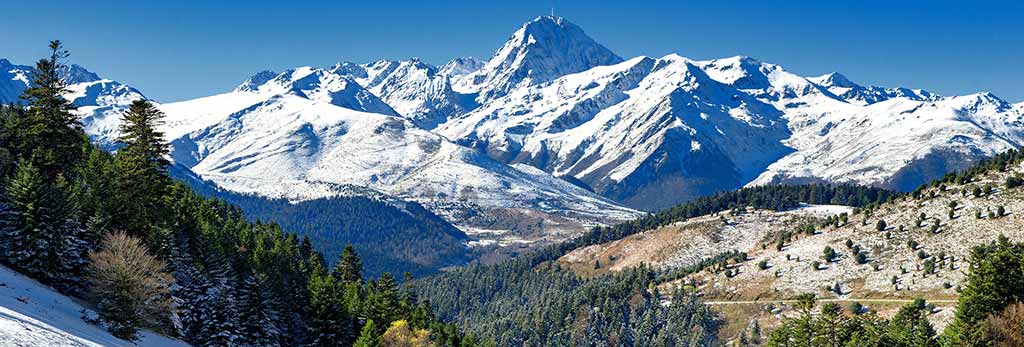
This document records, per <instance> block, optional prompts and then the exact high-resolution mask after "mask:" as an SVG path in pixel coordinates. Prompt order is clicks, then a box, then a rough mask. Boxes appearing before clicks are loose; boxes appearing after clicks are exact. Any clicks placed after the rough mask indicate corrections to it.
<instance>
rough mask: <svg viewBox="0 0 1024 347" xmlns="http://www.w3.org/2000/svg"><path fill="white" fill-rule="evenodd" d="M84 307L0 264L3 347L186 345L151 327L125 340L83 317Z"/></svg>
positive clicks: (163, 346) (0, 334) (0, 328)
mask: <svg viewBox="0 0 1024 347" xmlns="http://www.w3.org/2000/svg"><path fill="white" fill-rule="evenodd" d="M83 309H84V307H82V305H80V304H79V303H78V302H76V301H75V300H73V299H71V298H69V297H66V296H64V295H61V294H60V293H57V292H55V291H54V290H53V289H51V288H49V287H47V286H44V285H42V284H40V283H39V282H36V281H35V280H32V279H30V278H28V277H25V276H23V275H21V274H19V273H17V272H14V271H13V270H11V269H8V268H7V267H4V266H0V346H3V347H101V346H103V347H107V346H111V347H112V346H146V347H175V346H181V347H185V346H188V344H186V343H184V342H181V341H178V340H174V339H171V338H167V337H164V336H161V335H158V334H154V333H151V332H148V331H142V332H140V334H139V335H140V336H139V340H138V341H135V342H130V341H125V340H122V339H119V338H116V337H114V336H111V335H110V333H108V332H107V331H106V330H105V329H103V328H101V327H99V326H96V325H92V324H89V323H86V322H85V321H83V320H82V318H81V317H82V310H83Z"/></svg>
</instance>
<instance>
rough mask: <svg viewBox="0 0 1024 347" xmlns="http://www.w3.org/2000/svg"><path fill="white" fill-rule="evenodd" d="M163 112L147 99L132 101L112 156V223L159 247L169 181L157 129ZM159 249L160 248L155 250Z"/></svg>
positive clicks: (161, 138)
mask: <svg viewBox="0 0 1024 347" xmlns="http://www.w3.org/2000/svg"><path fill="white" fill-rule="evenodd" d="M163 117H164V115H163V113H162V112H160V110H158V109H157V108H156V106H154V105H153V103H151V102H149V101H147V100H136V101H134V102H132V104H131V106H130V107H129V108H128V112H126V113H125V114H124V116H123V121H122V123H121V128H120V131H121V136H120V137H118V139H117V141H118V142H119V143H121V144H123V147H122V148H121V149H120V150H118V152H117V156H116V159H115V165H116V168H117V175H118V180H117V193H116V198H115V200H116V201H119V202H120V205H119V206H118V207H117V209H116V216H115V218H114V219H115V221H116V223H115V225H117V226H118V227H120V228H123V229H124V230H127V231H128V232H130V233H132V234H133V235H135V236H138V237H141V238H143V239H145V240H147V243H148V244H149V246H150V247H151V248H153V249H160V248H162V245H161V244H160V243H161V242H162V241H164V240H163V239H162V236H163V235H161V232H160V228H161V227H162V225H163V223H164V220H165V218H166V215H165V211H166V210H167V209H166V208H165V206H164V199H165V198H166V196H167V194H168V192H169V189H170V184H171V180H170V177H169V176H168V174H167V165H168V161H167V159H165V158H164V156H165V155H167V153H168V145H167V143H165V142H164V139H163V133H161V132H160V131H158V130H157V127H158V126H160V125H161V124H162V122H163ZM158 252H159V251H158Z"/></svg>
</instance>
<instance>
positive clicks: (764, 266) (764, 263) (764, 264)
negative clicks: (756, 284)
mask: <svg viewBox="0 0 1024 347" xmlns="http://www.w3.org/2000/svg"><path fill="white" fill-rule="evenodd" d="M757 268H759V269H761V270H767V269H768V261H767V260H762V261H759V262H758V263H757Z"/></svg>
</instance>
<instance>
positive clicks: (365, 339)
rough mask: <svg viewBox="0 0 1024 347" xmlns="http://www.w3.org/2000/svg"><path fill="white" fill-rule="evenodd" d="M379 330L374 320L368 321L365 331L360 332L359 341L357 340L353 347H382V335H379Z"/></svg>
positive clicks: (364, 327) (364, 326)
mask: <svg viewBox="0 0 1024 347" xmlns="http://www.w3.org/2000/svg"><path fill="white" fill-rule="evenodd" d="M377 330H378V329H377V326H376V325H375V324H374V323H373V320H372V319H371V320H368V321H366V324H364V325H363V329H362V330H360V331H359V339H357V340H356V342H355V344H353V347H380V335H379V334H377Z"/></svg>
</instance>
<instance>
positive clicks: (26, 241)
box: [0, 162, 85, 288]
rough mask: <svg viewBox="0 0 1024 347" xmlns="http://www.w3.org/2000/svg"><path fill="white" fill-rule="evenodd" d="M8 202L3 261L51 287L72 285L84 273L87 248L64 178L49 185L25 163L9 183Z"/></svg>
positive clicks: (1, 228) (0, 240)
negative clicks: (82, 241) (80, 240)
mask: <svg viewBox="0 0 1024 347" xmlns="http://www.w3.org/2000/svg"><path fill="white" fill-rule="evenodd" d="M6 200H7V201H6V202H5V205H7V206H8V210H7V211H6V212H4V213H3V215H2V216H0V217H2V218H3V220H2V221H0V224H2V225H0V248H2V249H0V250H2V253H3V254H4V255H5V257H4V259H3V260H4V262H6V263H7V264H9V265H11V266H12V267H14V268H15V269H18V270H20V271H22V272H25V273H27V274H28V275H29V276H32V277H34V278H37V279H40V280H43V281H45V282H47V283H50V284H61V285H69V284H71V283H69V281H73V280H75V278H76V276H77V275H80V274H81V272H80V270H81V267H82V266H83V265H84V264H85V261H84V257H85V254H84V253H83V252H84V251H85V249H84V247H81V244H80V242H79V239H78V237H79V234H80V230H79V228H78V226H77V224H76V223H75V221H74V204H73V201H72V200H71V199H70V197H69V196H68V194H67V192H66V190H65V184H64V181H63V179H62V178H60V177H58V179H56V180H54V181H52V182H48V181H47V180H46V178H45V177H44V176H43V174H42V173H40V171H39V170H38V169H36V167H35V166H33V165H32V164H31V163H30V162H23V163H21V164H20V165H18V169H17V172H16V173H15V175H14V177H13V178H12V179H11V180H10V181H9V182H8V184H7V187H6ZM65 288H67V287H65Z"/></svg>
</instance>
